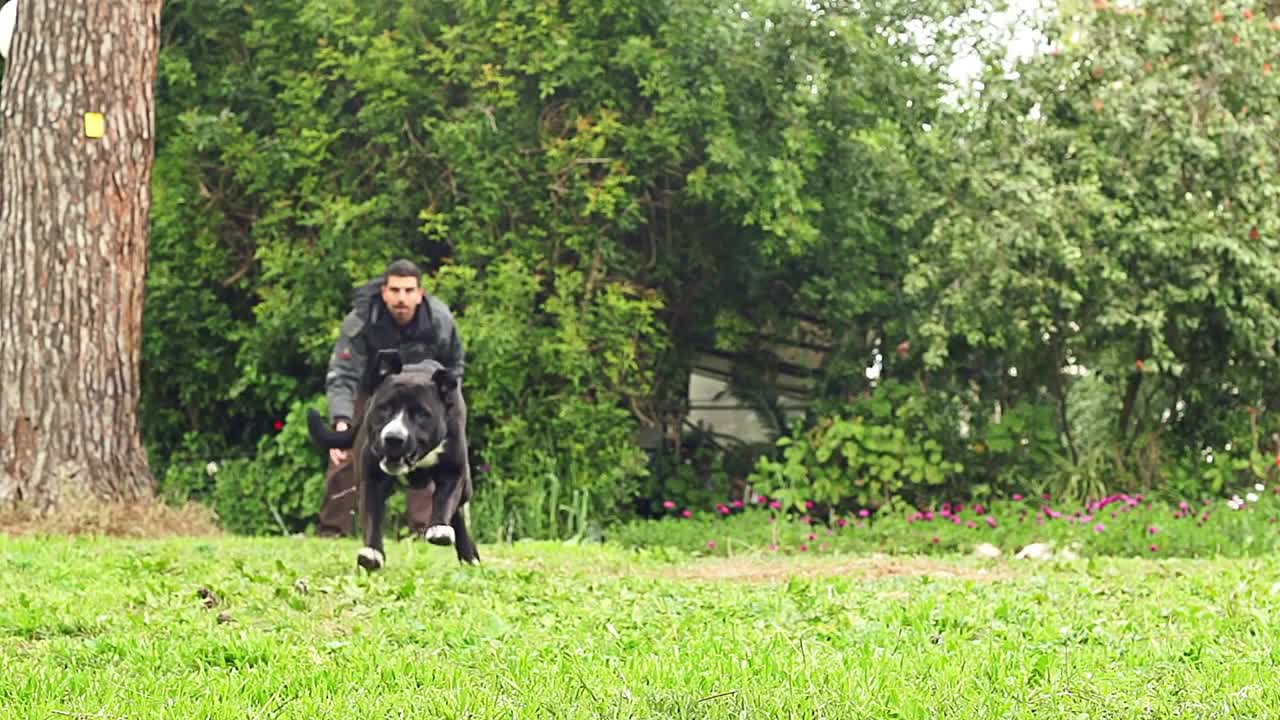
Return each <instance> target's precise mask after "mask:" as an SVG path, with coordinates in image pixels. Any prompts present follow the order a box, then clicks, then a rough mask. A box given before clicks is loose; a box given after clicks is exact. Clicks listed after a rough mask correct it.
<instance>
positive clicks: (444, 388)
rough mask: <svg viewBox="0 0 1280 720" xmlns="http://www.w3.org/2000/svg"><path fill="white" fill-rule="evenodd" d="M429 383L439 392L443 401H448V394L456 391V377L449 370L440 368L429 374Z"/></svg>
mask: <svg viewBox="0 0 1280 720" xmlns="http://www.w3.org/2000/svg"><path fill="white" fill-rule="evenodd" d="M431 382H433V383H435V386H436V389H438V390H439V391H440V397H442V398H444V399H445V400H448V399H449V394H450V393H452V392H453V391H454V390H457V389H458V376H457V375H454V374H453V372H451V371H450V370H449V368H440V369H439V370H437V371H435V372H434V373H432V374H431Z"/></svg>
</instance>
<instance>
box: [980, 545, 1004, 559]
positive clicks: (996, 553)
mask: <svg viewBox="0 0 1280 720" xmlns="http://www.w3.org/2000/svg"><path fill="white" fill-rule="evenodd" d="M973 554H974V555H977V556H978V557H984V558H997V557H1000V548H998V547H996V546H995V545H992V544H991V543H982V544H981V545H979V546H977V547H975V548H974V549H973Z"/></svg>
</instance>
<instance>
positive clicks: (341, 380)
mask: <svg viewBox="0 0 1280 720" xmlns="http://www.w3.org/2000/svg"><path fill="white" fill-rule="evenodd" d="M363 329H364V321H362V320H361V319H360V318H359V317H358V316H357V315H356V314H355V313H354V312H352V313H348V314H347V317H346V318H345V319H344V320H343V321H342V329H341V330H340V331H339V332H338V342H337V343H335V344H334V346H333V354H332V355H331V356H329V372H328V373H327V374H326V375H325V378H324V390H325V395H326V396H328V399H329V420H330V421H331V422H333V423H335V424H336V423H337V422H338V421H339V420H346V421H347V422H348V423H350V422H351V418H352V416H353V415H355V401H356V400H355V399H356V392H357V391H358V390H359V388H360V382H361V380H362V379H363V378H364V366H365V363H366V362H368V358H367V355H368V347H367V345H366V343H365V340H364V335H363V334H362V333H361V332H360V331H361V330H363Z"/></svg>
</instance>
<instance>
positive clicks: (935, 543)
mask: <svg viewBox="0 0 1280 720" xmlns="http://www.w3.org/2000/svg"><path fill="white" fill-rule="evenodd" d="M929 542H931V543H933V544H934V545H937V544H938V543H939V542H941V541H940V540H938V536H937V535H934V536H933V539H932V540H930V541H929Z"/></svg>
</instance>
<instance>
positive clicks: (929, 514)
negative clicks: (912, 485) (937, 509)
mask: <svg viewBox="0 0 1280 720" xmlns="http://www.w3.org/2000/svg"><path fill="white" fill-rule="evenodd" d="M924 519H925V520H933V511H932V510H930V511H928V512H926V513H925V514H924Z"/></svg>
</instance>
